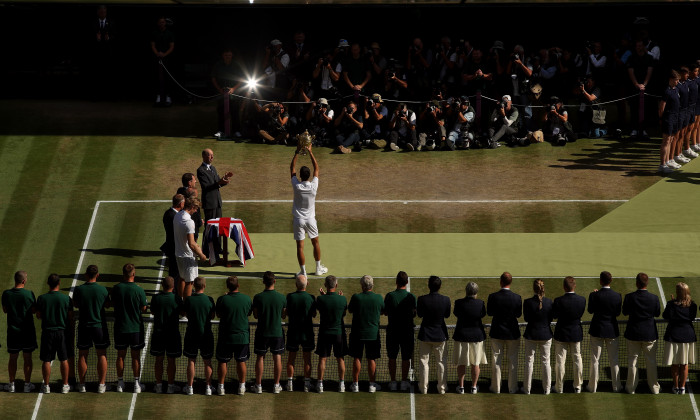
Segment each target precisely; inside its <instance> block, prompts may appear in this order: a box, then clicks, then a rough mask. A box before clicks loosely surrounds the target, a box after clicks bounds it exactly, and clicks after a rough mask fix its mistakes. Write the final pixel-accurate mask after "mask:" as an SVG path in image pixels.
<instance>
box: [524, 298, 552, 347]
mask: <svg viewBox="0 0 700 420" xmlns="http://www.w3.org/2000/svg"><path fill="white" fill-rule="evenodd" d="M523 316H524V318H525V322H527V327H525V334H523V337H525V338H526V339H528V340H549V339H551V338H552V320H553V319H554V313H553V312H552V299H549V298H546V297H543V298H542V309H540V300H539V298H538V297H537V296H536V295H535V296H533V297H531V298H528V299H525V301H524V302H523Z"/></svg>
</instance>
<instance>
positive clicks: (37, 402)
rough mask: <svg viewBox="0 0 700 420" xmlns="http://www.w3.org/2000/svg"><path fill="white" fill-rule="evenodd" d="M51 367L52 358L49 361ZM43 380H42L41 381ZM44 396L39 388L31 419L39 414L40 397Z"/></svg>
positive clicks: (34, 419)
mask: <svg viewBox="0 0 700 420" xmlns="http://www.w3.org/2000/svg"><path fill="white" fill-rule="evenodd" d="M51 367H53V360H52V361H51ZM41 382H42V383H43V382H44V381H43V380H42V381H41ZM42 398H44V393H43V392H41V388H39V396H38V397H36V403H34V412H32V420H36V416H37V415H38V414H39V406H40V405H41V399H42Z"/></svg>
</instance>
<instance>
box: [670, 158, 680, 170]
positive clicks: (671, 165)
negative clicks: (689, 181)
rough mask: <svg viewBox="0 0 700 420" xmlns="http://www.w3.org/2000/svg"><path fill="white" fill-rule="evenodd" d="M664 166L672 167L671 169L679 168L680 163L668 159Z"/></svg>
mask: <svg viewBox="0 0 700 420" xmlns="http://www.w3.org/2000/svg"><path fill="white" fill-rule="evenodd" d="M666 166H668V167H669V168H672V169H680V168H681V165H679V164H677V163H676V162H674V161H673V160H669V161H668V162H666Z"/></svg>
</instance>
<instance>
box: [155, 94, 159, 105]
mask: <svg viewBox="0 0 700 420" xmlns="http://www.w3.org/2000/svg"><path fill="white" fill-rule="evenodd" d="M156 103H157V104H159V103H160V95H157V96H156Z"/></svg>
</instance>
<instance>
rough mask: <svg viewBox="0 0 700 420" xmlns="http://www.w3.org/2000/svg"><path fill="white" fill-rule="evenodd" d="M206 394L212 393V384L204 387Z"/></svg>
mask: <svg viewBox="0 0 700 420" xmlns="http://www.w3.org/2000/svg"><path fill="white" fill-rule="evenodd" d="M204 395H207V396H208V395H211V385H207V387H206V388H204Z"/></svg>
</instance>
